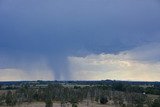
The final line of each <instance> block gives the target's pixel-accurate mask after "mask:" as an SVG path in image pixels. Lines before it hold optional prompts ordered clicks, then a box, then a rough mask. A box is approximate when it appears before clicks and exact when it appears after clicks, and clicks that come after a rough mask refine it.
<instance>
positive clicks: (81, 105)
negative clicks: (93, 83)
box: [0, 102, 119, 107]
mask: <svg viewBox="0 0 160 107" xmlns="http://www.w3.org/2000/svg"><path fill="white" fill-rule="evenodd" d="M0 107H10V106H0ZM14 107H45V103H43V102H35V103H30V104H29V103H24V104H21V105H16V106H14ZM53 107H61V104H60V103H53ZM65 107H72V105H71V104H66V106H65ZM78 107H115V105H112V104H109V103H108V104H105V105H102V104H98V103H92V104H89V105H88V106H87V104H86V102H83V103H79V104H78ZM116 107H119V106H116Z"/></svg>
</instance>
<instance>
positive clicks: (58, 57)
mask: <svg viewBox="0 0 160 107" xmlns="http://www.w3.org/2000/svg"><path fill="white" fill-rule="evenodd" d="M159 12H160V2H159V0H45V1H44V0H16V1H15V0H0V81H19V80H105V79H112V80H133V81H160V78H159V77H160V14H159Z"/></svg>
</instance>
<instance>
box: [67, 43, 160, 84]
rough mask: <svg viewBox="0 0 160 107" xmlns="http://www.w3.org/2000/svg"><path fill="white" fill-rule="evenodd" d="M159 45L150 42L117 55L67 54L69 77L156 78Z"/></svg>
mask: <svg viewBox="0 0 160 107" xmlns="http://www.w3.org/2000/svg"><path fill="white" fill-rule="evenodd" d="M159 49H160V44H156V43H155V44H150V45H145V46H141V47H137V48H135V49H132V50H128V51H123V52H120V53H119V54H105V53H102V54H91V55H87V56H85V57H76V56H71V57H68V60H69V63H70V65H69V68H70V72H71V73H70V74H71V75H72V76H71V79H77V80H95V79H96V80H101V79H118V80H143V81H159V80H160V79H159V77H160V62H159V60H158V59H157V57H158V56H160V51H159Z"/></svg>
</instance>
